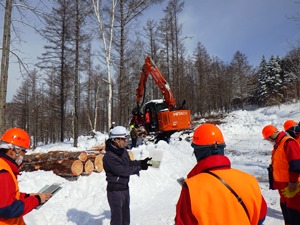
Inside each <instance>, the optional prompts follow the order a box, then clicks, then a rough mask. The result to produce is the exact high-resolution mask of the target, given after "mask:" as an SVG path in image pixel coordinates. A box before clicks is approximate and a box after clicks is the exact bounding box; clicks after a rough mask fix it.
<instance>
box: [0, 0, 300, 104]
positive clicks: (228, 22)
mask: <svg viewBox="0 0 300 225" xmlns="http://www.w3.org/2000/svg"><path fill="white" fill-rule="evenodd" d="M167 2H168V0H165V3H167ZM165 5H166V4H163V6H158V5H157V6H155V7H153V8H151V9H149V10H147V11H146V12H145V13H144V19H145V21H146V20H147V19H154V20H158V19H159V18H161V17H162V16H163V9H164V8H165ZM297 13H299V14H300V3H296V0H185V6H184V9H183V11H182V13H181V14H180V15H179V21H180V23H181V24H182V25H183V36H189V37H192V38H191V39H186V40H185V45H186V47H187V49H188V50H189V52H190V53H192V52H193V50H194V49H195V48H196V45H197V43H198V42H201V43H202V44H203V45H204V46H205V48H206V49H207V52H208V53H209V54H210V55H211V56H217V57H219V58H220V59H221V60H223V61H224V62H230V60H231V59H232V57H233V55H234V53H235V52H236V51H238V50H239V51H241V52H242V53H244V54H245V55H246V56H247V57H248V61H249V63H250V64H251V65H253V66H257V65H259V63H260V60H261V58H262V56H263V55H265V57H266V58H267V59H269V57H270V56H271V55H275V56H276V55H279V56H284V55H285V54H286V53H287V52H288V51H289V50H290V49H291V47H292V46H295V45H297V41H299V40H300V26H299V24H300V22H296V21H295V20H292V19H289V18H291V17H293V16H297ZM299 18H300V16H299ZM2 26H3V17H2V16H1V17H0V28H1V31H0V35H1V37H2ZM26 37H27V39H26V40H25V41H26V43H23V44H22V47H21V50H22V52H23V53H22V55H23V56H24V57H25V58H26V61H27V62H32V63H34V62H36V57H37V56H38V55H40V54H41V53H42V52H43V45H44V42H42V41H41V40H40V39H39V37H38V35H37V34H35V33H34V32H30V33H29V34H27V35H26ZM1 43H2V42H1ZM16 47H18V46H16ZM15 61H16V60H15V59H12V60H11V62H15ZM10 74H14V75H13V76H10V77H9V81H8V97H7V100H8V101H10V100H11V99H12V96H13V94H15V89H16V87H17V86H18V84H20V83H21V80H22V76H21V75H18V74H19V72H18V66H17V65H16V64H10Z"/></svg>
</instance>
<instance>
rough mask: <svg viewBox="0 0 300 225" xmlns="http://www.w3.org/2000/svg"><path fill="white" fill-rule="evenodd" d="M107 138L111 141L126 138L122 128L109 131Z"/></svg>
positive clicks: (124, 130) (118, 127)
mask: <svg viewBox="0 0 300 225" xmlns="http://www.w3.org/2000/svg"><path fill="white" fill-rule="evenodd" d="M109 136H110V138H111V139H115V138H126V136H127V133H126V128H125V127H122V126H116V127H114V128H113V129H111V130H110V134H109Z"/></svg>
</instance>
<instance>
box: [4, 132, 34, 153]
mask: <svg viewBox="0 0 300 225" xmlns="http://www.w3.org/2000/svg"><path fill="white" fill-rule="evenodd" d="M0 141H3V142H6V143H9V144H13V145H15V146H17V147H20V148H25V149H28V148H29V147H30V137H29V134H28V133H27V132H26V131H24V130H22V129H20V128H11V129H9V130H7V131H5V132H4V134H3V135H2V137H1V139H0Z"/></svg>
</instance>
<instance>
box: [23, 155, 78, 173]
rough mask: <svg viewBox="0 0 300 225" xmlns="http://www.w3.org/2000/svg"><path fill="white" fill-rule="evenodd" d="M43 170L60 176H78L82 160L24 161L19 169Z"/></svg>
mask: <svg viewBox="0 0 300 225" xmlns="http://www.w3.org/2000/svg"><path fill="white" fill-rule="evenodd" d="M36 170H45V171H53V173H55V174H57V175H60V176H79V175H80V174H81V173H82V171H83V164H82V162H81V161H80V160H79V159H77V160H70V159H64V160H59V161H51V162H48V163H45V162H40V163H26V162H24V163H23V165H22V168H21V171H36Z"/></svg>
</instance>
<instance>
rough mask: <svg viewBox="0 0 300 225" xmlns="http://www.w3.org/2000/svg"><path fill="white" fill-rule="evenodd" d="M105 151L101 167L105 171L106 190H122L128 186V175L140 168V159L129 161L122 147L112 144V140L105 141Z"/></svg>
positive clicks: (137, 171) (137, 172) (135, 172)
mask: <svg viewBox="0 0 300 225" xmlns="http://www.w3.org/2000/svg"><path fill="white" fill-rule="evenodd" d="M105 144H106V148H105V150H106V153H105V155H104V157H103V167H104V170H105V173H106V181H107V191H122V190H127V189H128V188H129V186H128V183H129V176H130V175H134V174H137V175H139V171H140V170H141V161H140V160H134V161H131V160H130V158H129V155H128V152H127V150H126V149H124V148H118V147H116V146H114V145H113V141H112V140H111V139H108V140H107V141H106V143H105Z"/></svg>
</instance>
